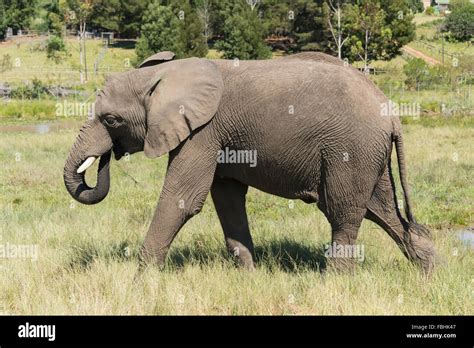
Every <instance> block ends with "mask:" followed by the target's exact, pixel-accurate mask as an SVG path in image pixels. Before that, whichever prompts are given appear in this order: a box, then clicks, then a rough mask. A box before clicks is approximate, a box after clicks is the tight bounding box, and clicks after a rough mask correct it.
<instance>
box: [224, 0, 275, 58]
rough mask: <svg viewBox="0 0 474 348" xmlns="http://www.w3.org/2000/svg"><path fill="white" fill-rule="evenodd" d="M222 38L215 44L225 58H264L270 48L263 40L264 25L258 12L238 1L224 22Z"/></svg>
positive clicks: (268, 54)
mask: <svg viewBox="0 0 474 348" xmlns="http://www.w3.org/2000/svg"><path fill="white" fill-rule="evenodd" d="M223 34H224V38H223V39H222V40H221V41H219V42H218V43H217V44H216V46H215V47H216V48H217V49H219V50H221V51H222V52H223V57H224V58H227V59H233V58H239V59H265V58H270V57H271V50H270V48H269V47H268V46H267V45H266V44H265V42H264V41H263V39H264V35H265V32H264V27H263V24H262V21H261V20H260V18H259V17H258V12H257V11H256V10H255V9H254V10H252V9H251V8H250V6H248V5H247V6H246V5H244V4H243V3H241V2H239V3H237V4H235V6H234V7H233V9H232V15H231V16H229V17H228V18H227V19H226V20H225V23H224V28H223Z"/></svg>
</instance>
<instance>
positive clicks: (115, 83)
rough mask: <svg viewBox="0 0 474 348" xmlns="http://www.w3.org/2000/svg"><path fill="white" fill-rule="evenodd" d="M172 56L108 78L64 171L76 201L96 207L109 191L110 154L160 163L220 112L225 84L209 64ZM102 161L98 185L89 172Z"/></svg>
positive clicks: (163, 54)
mask: <svg viewBox="0 0 474 348" xmlns="http://www.w3.org/2000/svg"><path fill="white" fill-rule="evenodd" d="M173 57H174V54H173V53H171V52H161V53H158V54H155V55H154V56H152V57H150V58H148V59H146V60H145V61H144V62H143V63H142V64H141V66H140V67H139V68H138V69H135V70H131V71H128V72H125V73H121V74H116V75H113V76H111V77H109V78H108V79H107V81H106V84H105V86H104V89H103V90H101V91H100V92H99V94H98V96H97V99H96V102H95V112H94V117H93V118H92V119H91V120H88V121H87V122H86V123H85V124H84V126H83V127H82V128H81V130H80V133H79V135H78V137H77V139H76V141H75V143H74V145H73V147H72V149H71V151H70V153H69V156H68V158H67V160H66V164H65V167H64V183H65V185H66V188H67V190H68V192H69V193H70V194H71V196H72V197H73V198H74V199H76V200H77V201H79V202H81V203H84V204H95V203H98V202H100V201H101V200H103V199H104V198H105V197H106V196H107V193H108V191H109V185H110V175H109V165H110V157H111V152H112V151H113V152H114V155H115V159H116V160H119V159H120V158H121V157H122V156H123V155H124V154H125V153H129V154H132V153H135V152H138V151H143V150H144V151H145V155H146V156H147V157H157V156H161V155H163V154H165V153H168V152H169V151H171V150H173V149H174V148H176V147H177V146H178V145H179V144H180V143H181V142H182V141H183V140H185V139H186V138H187V137H189V135H190V134H191V133H192V132H193V131H194V130H195V129H196V128H198V127H201V126H202V125H204V124H206V123H207V122H209V121H210V120H211V118H212V117H213V116H214V114H215V113H216V111H217V108H218V106H219V103H220V98H221V95H222V91H223V81H222V77H221V75H220V72H219V70H218V68H217V67H216V65H215V64H214V63H212V62H211V61H209V60H205V59H198V58H189V59H183V60H173V61H172V59H173ZM99 157H100V162H99V169H98V174H97V184H96V186H95V187H93V188H91V187H89V186H88V185H87V183H86V182H85V171H86V170H87V168H89V167H90V166H91V165H92V163H94V161H95V160H96V159H97V158H99Z"/></svg>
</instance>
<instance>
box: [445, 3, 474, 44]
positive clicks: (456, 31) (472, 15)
mask: <svg viewBox="0 0 474 348" xmlns="http://www.w3.org/2000/svg"><path fill="white" fill-rule="evenodd" d="M451 10H452V11H451V13H450V14H448V16H447V18H446V26H445V29H446V30H448V31H450V32H451V37H452V38H453V39H454V40H456V41H469V40H471V39H472V37H473V35H474V4H473V3H471V2H470V1H469V0H458V1H453V2H452V4H451Z"/></svg>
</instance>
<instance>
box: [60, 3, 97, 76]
mask: <svg viewBox="0 0 474 348" xmlns="http://www.w3.org/2000/svg"><path fill="white" fill-rule="evenodd" d="M66 8H67V9H66V12H67V15H66V22H69V23H72V24H76V25H77V26H78V33H79V64H80V66H81V71H80V76H81V83H84V82H86V81H87V54H86V43H85V40H86V35H85V34H86V28H87V22H88V21H89V19H90V15H91V13H92V9H93V0H67V2H66ZM84 73H85V74H84Z"/></svg>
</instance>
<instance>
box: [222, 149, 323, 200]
mask: <svg viewBox="0 0 474 348" xmlns="http://www.w3.org/2000/svg"><path fill="white" fill-rule="evenodd" d="M315 157H316V156H313V160H311V161H302V160H291V157H290V158H287V159H286V160H272V158H268V157H265V156H260V157H257V158H258V160H257V163H256V165H255V166H253V163H251V164H248V163H220V164H218V166H217V170H216V175H217V176H219V177H222V178H230V179H234V180H237V181H239V182H241V183H243V184H246V185H248V186H251V187H254V188H256V189H258V190H261V191H263V192H267V193H270V194H273V195H276V196H279V197H284V198H287V199H301V200H302V201H304V202H307V203H315V202H317V201H318V187H319V182H320V159H319V158H315Z"/></svg>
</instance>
